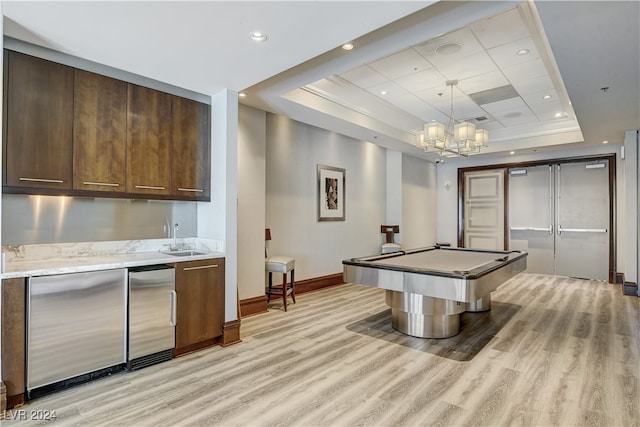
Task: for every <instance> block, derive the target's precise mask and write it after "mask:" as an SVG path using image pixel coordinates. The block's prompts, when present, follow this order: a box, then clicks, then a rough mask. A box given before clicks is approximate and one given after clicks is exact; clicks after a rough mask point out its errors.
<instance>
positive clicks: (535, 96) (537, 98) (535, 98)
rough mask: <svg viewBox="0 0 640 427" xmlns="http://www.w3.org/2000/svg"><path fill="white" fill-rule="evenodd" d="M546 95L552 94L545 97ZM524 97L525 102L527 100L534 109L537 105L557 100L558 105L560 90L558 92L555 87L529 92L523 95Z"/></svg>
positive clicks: (548, 103)
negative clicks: (547, 97)
mask: <svg viewBox="0 0 640 427" xmlns="http://www.w3.org/2000/svg"><path fill="white" fill-rule="evenodd" d="M546 95H550V96H551V98H549V99H544V97H545V96H546ZM522 99H524V102H526V103H527V105H529V106H530V107H531V108H532V109H533V108H534V107H536V106H544V105H550V104H553V103H555V102H557V103H558V105H560V102H559V97H558V92H556V90H555V89H550V90H543V91H541V92H533V93H528V94H525V95H522Z"/></svg>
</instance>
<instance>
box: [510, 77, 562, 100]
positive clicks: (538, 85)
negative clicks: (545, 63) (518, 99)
mask: <svg viewBox="0 0 640 427" xmlns="http://www.w3.org/2000/svg"><path fill="white" fill-rule="evenodd" d="M512 86H513V87H514V88H515V89H516V91H517V92H518V93H519V94H520V96H525V95H529V94H532V93H538V92H544V91H545V90H552V89H555V88H554V86H553V81H551V77H549V76H548V75H545V76H539V77H533V78H531V79H529V80H518V81H512Z"/></svg>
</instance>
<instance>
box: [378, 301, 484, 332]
mask: <svg viewBox="0 0 640 427" xmlns="http://www.w3.org/2000/svg"><path fill="white" fill-rule="evenodd" d="M385 300H386V303H387V305H388V306H389V307H391V326H393V329H396V330H397V331H400V332H402V333H403V334H407V335H411V336H413V337H418V338H449V337H452V336H454V335H457V334H458V332H460V314H461V313H463V312H465V311H471V312H480V311H488V310H490V309H491V295H486V296H485V297H483V298H479V299H478V300H476V301H474V302H472V303H464V302H460V301H455V300H447V299H442V298H434V297H430V296H426V295H419V294H412V293H409V292H399V291H391V290H388V289H387V291H386V297H385Z"/></svg>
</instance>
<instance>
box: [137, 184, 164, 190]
mask: <svg viewBox="0 0 640 427" xmlns="http://www.w3.org/2000/svg"><path fill="white" fill-rule="evenodd" d="M135 187H136V188H144V189H146V190H166V188H165V187H155V186H153V185H136V186H135Z"/></svg>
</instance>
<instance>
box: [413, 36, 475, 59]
mask: <svg viewBox="0 0 640 427" xmlns="http://www.w3.org/2000/svg"><path fill="white" fill-rule="evenodd" d="M448 44H458V45H460V50H459V51H457V52H452V53H447V54H445V53H443V52H446V51H444V50H442V46H445V45H448ZM414 49H415V50H416V51H417V52H418V53H419V54H420V55H422V56H424V57H425V58H427V59H428V60H429V62H430V63H432V64H433V65H434V66H436V67H438V66H441V65H444V64H447V63H451V62H456V61H459V60H460V59H462V58H465V57H468V56H471V55H473V54H476V53H479V52H484V49H483V47H482V45H480V43H478V40H477V39H476V38H475V36H474V35H473V33H472V32H471V30H469V29H468V28H463V29H461V30H458V31H454V32H452V33H449V34H446V35H444V36H442V37H438V38H436V39H433V40H429V41H427V42H425V43H423V44H420V45H417V46H414Z"/></svg>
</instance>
